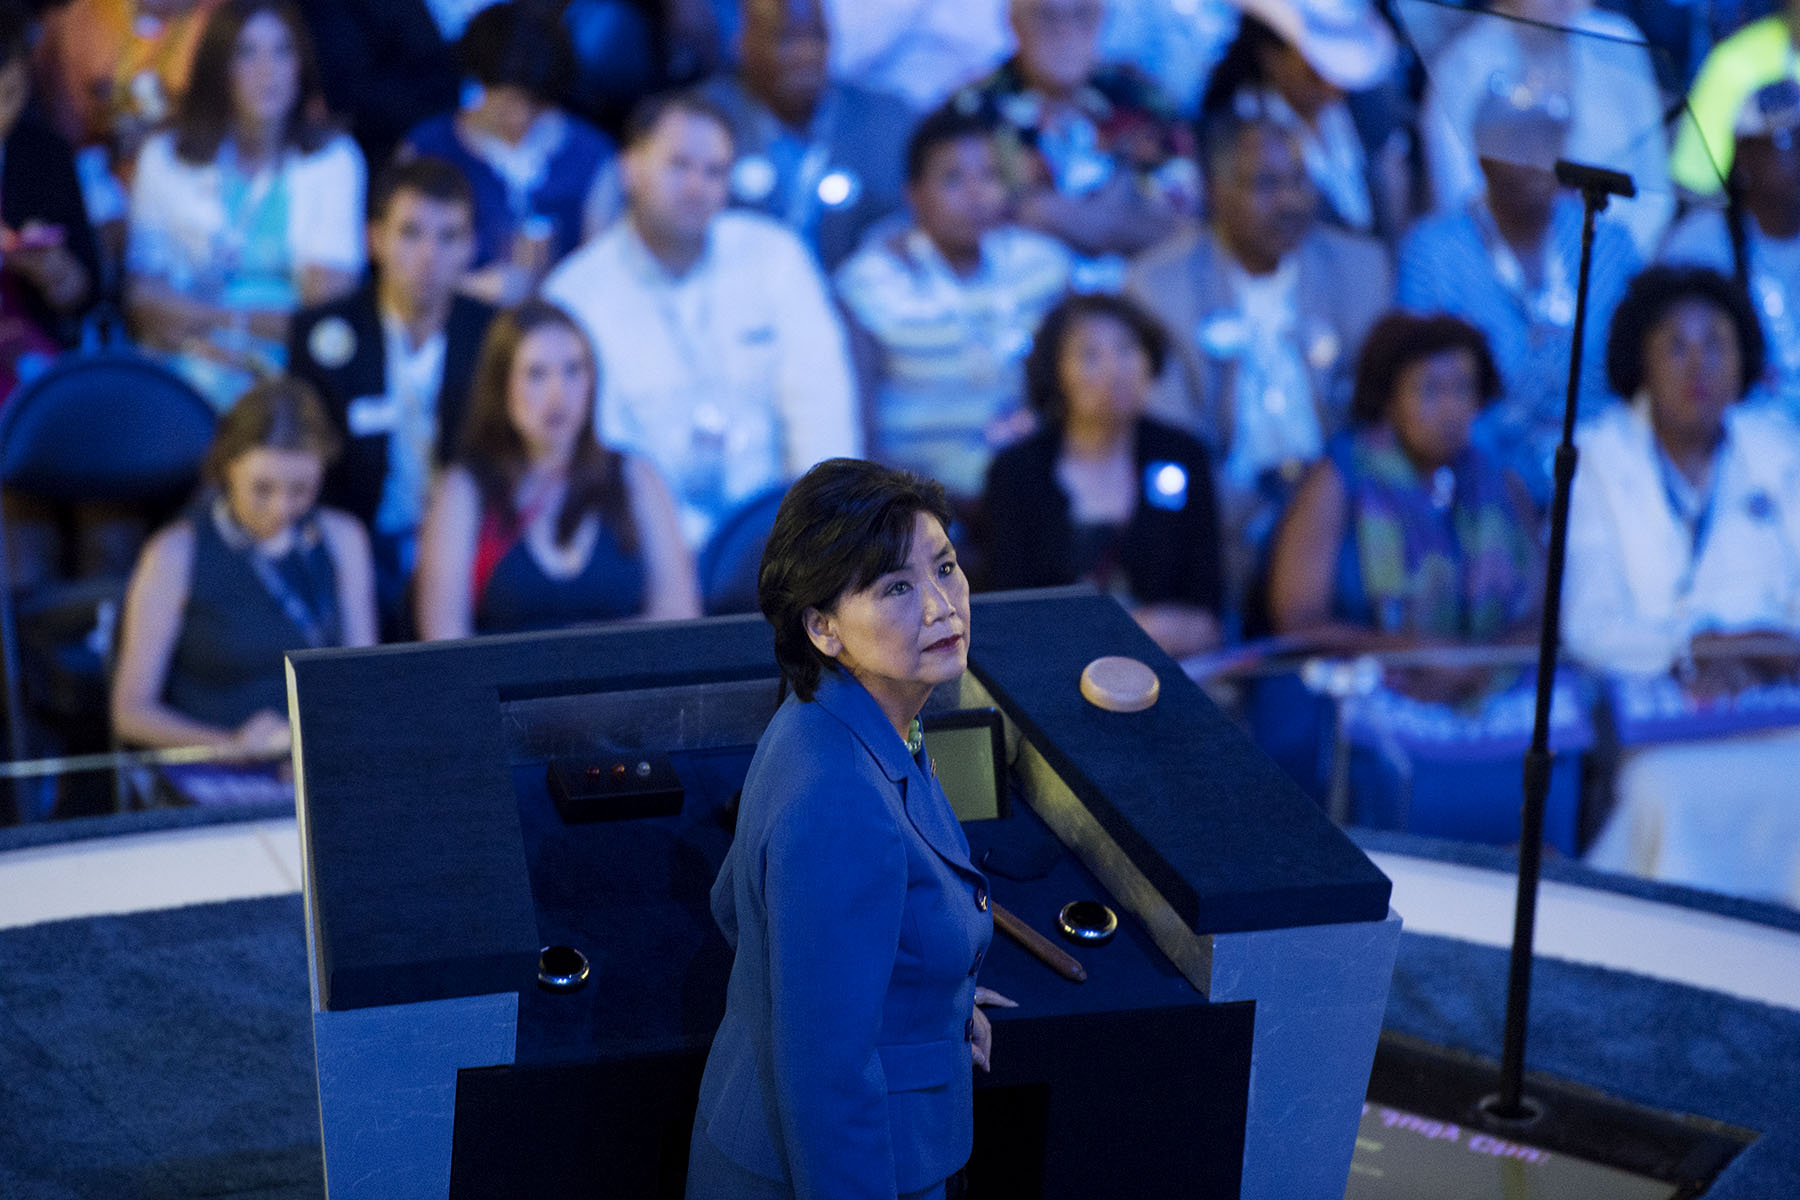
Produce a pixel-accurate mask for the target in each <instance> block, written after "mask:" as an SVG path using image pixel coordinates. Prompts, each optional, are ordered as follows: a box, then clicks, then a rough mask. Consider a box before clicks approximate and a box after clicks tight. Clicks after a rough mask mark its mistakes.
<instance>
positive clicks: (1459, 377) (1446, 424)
mask: <svg viewBox="0 0 1800 1200" xmlns="http://www.w3.org/2000/svg"><path fill="white" fill-rule="evenodd" d="M1480 411H1481V367H1480V364H1479V363H1478V362H1476V359H1475V355H1474V353H1473V352H1472V351H1470V350H1466V349H1463V348H1461V347H1456V348H1452V349H1449V350H1440V351H1439V352H1438V353H1436V354H1433V355H1430V356H1429V357H1426V358H1421V359H1419V360H1417V361H1416V362H1413V363H1410V364H1408V365H1407V366H1406V367H1405V369H1403V370H1402V371H1401V372H1400V378H1399V379H1398V380H1396V381H1395V383H1394V398H1393V401H1392V403H1390V404H1389V405H1388V422H1389V423H1390V424H1391V425H1392V426H1393V428H1394V436H1395V437H1397V438H1399V439H1400V446H1401V448H1402V449H1403V450H1405V451H1406V455H1407V457H1408V458H1411V459H1412V460H1413V462H1415V463H1416V464H1418V465H1419V466H1421V467H1423V468H1424V469H1426V470H1428V471H1430V470H1435V469H1436V468H1438V467H1442V466H1447V465H1448V464H1449V463H1451V462H1452V461H1454V460H1455V458H1456V456H1457V455H1459V454H1461V453H1462V452H1463V450H1464V449H1465V448H1466V447H1467V446H1468V444H1469V428H1470V426H1472V425H1473V424H1474V423H1475V415H1476V414H1477V413H1478V412H1480Z"/></svg>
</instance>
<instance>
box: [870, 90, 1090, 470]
mask: <svg viewBox="0 0 1800 1200" xmlns="http://www.w3.org/2000/svg"><path fill="white" fill-rule="evenodd" d="M906 176H907V188H906V191H907V199H908V202H909V203H910V205H911V209H912V214H913V224H912V226H911V227H910V228H906V229H901V230H898V231H896V232H894V233H893V234H891V235H889V236H888V237H885V238H882V239H881V240H880V241H878V242H873V243H871V244H869V245H866V246H864V247H863V248H862V250H860V251H858V252H857V254H856V256H855V257H853V258H852V259H850V261H849V262H847V263H845V264H844V265H843V267H841V268H840V269H839V271H838V273H837V280H836V282H837V291H838V295H839V297H840V298H841V299H842V301H843V304H844V307H845V308H846V309H847V310H848V311H849V314H850V318H851V322H852V324H851V329H852V333H853V335H854V337H855V341H856V344H857V346H858V347H859V348H860V349H861V350H863V351H864V352H865V353H864V354H863V355H861V356H860V357H863V358H865V359H866V361H867V368H868V369H867V371H866V372H865V375H866V383H865V387H864V394H865V397H866V399H867V400H868V420H867V422H866V424H867V429H868V441H869V452H870V454H871V455H872V456H873V457H876V458H879V459H881V460H882V461H884V462H888V463H892V464H894V465H897V466H902V467H906V468H907V469H909V470H912V471H917V472H919V473H920V474H923V475H927V476H929V477H931V478H933V479H936V480H937V481H938V482H939V483H942V484H943V485H944V486H945V488H946V489H948V490H949V492H950V494H951V496H952V497H959V498H963V499H967V498H970V497H973V496H975V495H976V494H977V493H979V492H980V490H981V482H982V477H983V475H984V474H985V473H986V471H987V464H988V459H989V458H990V457H991V456H992V455H993V453H994V451H995V450H996V449H997V448H999V447H1000V446H1003V445H1005V444H1006V443H1007V442H1009V441H1012V440H1013V439H1015V438H1017V437H1018V436H1020V435H1021V434H1023V433H1025V432H1027V431H1028V430H1029V428H1030V421H1029V418H1028V417H1027V416H1026V414H1025V413H1024V411H1023V410H1022V408H1021V402H1022V400H1023V386H1022V385H1023V382H1024V380H1023V374H1022V370H1021V368H1022V364H1023V362H1024V359H1025V352H1026V351H1027V350H1028V349H1029V348H1030V346H1031V335H1032V332H1033V331H1034V330H1036V329H1037V327H1038V322H1039V321H1041V320H1042V319H1043V316H1044V314H1045V313H1046V312H1048V311H1049V310H1050V307H1051V306H1052V305H1054V304H1055V303H1056V301H1057V300H1058V299H1060V298H1061V297H1062V295H1063V293H1064V292H1066V291H1067V290H1068V287H1069V274H1070V268H1071V265H1072V263H1071V260H1070V256H1069V252H1068V251H1067V250H1065V249H1064V248H1063V246H1062V243H1060V242H1058V241H1056V240H1055V239H1054V238H1050V237H1046V236H1044V235H1043V234H1040V233H1036V232H1034V231H1032V230H1029V229H1022V228H1020V227H1019V226H1016V225H1011V224H1008V223H1006V184H1005V182H1004V181H1003V180H1002V179H1001V177H1000V162H999V154H998V151H997V148H996V147H995V145H994V130H993V126H992V125H991V124H989V123H988V122H987V121H985V120H983V119H982V118H980V117H974V116H964V115H963V114H961V113H959V112H957V111H956V110H955V109H951V108H945V109H940V110H939V111H938V112H937V113H935V114H933V115H932V116H929V117H927V118H925V120H924V121H923V122H921V123H920V125H919V127H918V129H916V130H915V131H914V132H913V135H912V140H911V142H910V143H909V145H908V147H907V151H906Z"/></svg>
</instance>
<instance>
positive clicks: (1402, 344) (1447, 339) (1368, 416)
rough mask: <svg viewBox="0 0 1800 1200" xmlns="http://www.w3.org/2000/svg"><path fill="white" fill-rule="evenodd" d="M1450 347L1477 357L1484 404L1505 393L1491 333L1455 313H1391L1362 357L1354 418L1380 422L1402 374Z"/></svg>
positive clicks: (1354, 396) (1478, 383) (1359, 421)
mask: <svg viewBox="0 0 1800 1200" xmlns="http://www.w3.org/2000/svg"><path fill="white" fill-rule="evenodd" d="M1447 350H1467V351H1468V352H1469V353H1470V354H1471V355H1473V356H1474V358H1475V383H1476V388H1477V390H1478V391H1479V393H1480V395H1481V403H1482V407H1484V408H1485V407H1486V406H1487V405H1489V404H1492V403H1493V402H1494V400H1495V399H1496V398H1498V397H1499V395H1500V370H1499V368H1498V367H1496V366H1495V365H1494V352H1493V351H1492V350H1491V349H1489V347H1488V340H1487V335H1486V334H1484V333H1482V332H1481V330H1479V329H1477V328H1475V326H1473V325H1471V324H1469V323H1468V322H1467V321H1464V320H1462V319H1461V318H1460V317H1453V316H1451V315H1450V314H1449V313H1430V314H1419V313H1409V312H1391V313H1388V314H1387V315H1386V316H1384V317H1382V318H1381V320H1379V321H1377V322H1375V325H1374V327H1373V328H1371V329H1370V330H1369V333H1368V336H1367V337H1365V338H1364V339H1363V347H1362V354H1361V355H1359V356H1358V357H1357V360H1356V387H1355V390H1354V391H1352V392H1351V394H1350V420H1351V421H1352V423H1354V424H1357V425H1379V424H1380V423H1381V422H1383V421H1385V420H1387V414H1388V408H1389V407H1390V406H1391V405H1392V404H1393V402H1394V393H1395V392H1396V391H1397V390H1398V389H1399V387H1400V376H1401V375H1402V374H1404V373H1405V371H1406V369H1407V368H1408V367H1410V366H1412V365H1413V364H1414V363H1417V362H1422V361H1424V360H1425V359H1427V358H1433V357H1435V356H1437V355H1439V354H1442V353H1444V352H1445V351H1447Z"/></svg>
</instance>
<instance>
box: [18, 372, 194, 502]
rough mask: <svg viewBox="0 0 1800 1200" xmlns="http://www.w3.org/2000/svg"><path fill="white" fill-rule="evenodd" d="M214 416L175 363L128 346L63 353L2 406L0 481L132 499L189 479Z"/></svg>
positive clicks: (60, 493)
mask: <svg viewBox="0 0 1800 1200" xmlns="http://www.w3.org/2000/svg"><path fill="white" fill-rule="evenodd" d="M216 423H217V417H216V416H215V415H214V413H213V410H212V407H211V406H210V405H208V404H207V402H206V400H205V399H204V398H203V397H202V396H201V395H200V393H199V392H197V391H196V390H194V388H193V387H191V386H190V385H189V384H188V383H187V382H186V381H185V380H183V379H182V378H181V377H180V376H178V375H176V374H175V373H174V372H172V371H170V370H168V369H167V368H165V367H162V366H160V365H158V364H157V363H155V362H152V361H151V360H149V359H147V358H145V357H144V356H143V355H141V354H138V353H135V352H133V351H130V350H120V349H104V350H95V351H85V352H80V353H73V354H67V355H64V356H63V357H62V358H61V359H59V360H58V361H57V362H56V364H55V365H54V366H52V367H51V368H50V369H49V370H47V371H45V372H44V373H43V374H42V375H39V376H38V377H36V378H35V379H33V380H31V381H30V382H29V383H26V384H24V385H22V386H21V387H19V388H18V389H17V390H15V391H14V392H13V394H12V395H11V396H10V397H9V398H8V399H7V401H6V403H5V405H4V407H0V485H4V486H5V487H7V488H11V489H15V490H17V491H21V492H26V493H29V494H31V495H34V496H39V497H42V498H44V499H47V500H64V501H72V500H115V501H134V500H148V499H155V498H161V497H169V496H174V495H176V494H178V493H180V492H182V491H184V490H185V489H187V488H190V487H192V486H193V484H194V481H195V480H196V478H197V477H198V475H199V470H200V463H201V461H202V460H203V459H204V458H205V457H206V449H207V447H208V446H209V445H211V443H212V437H213V428H214V426H215V424H216Z"/></svg>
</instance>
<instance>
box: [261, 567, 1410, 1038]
mask: <svg viewBox="0 0 1800 1200" xmlns="http://www.w3.org/2000/svg"><path fill="white" fill-rule="evenodd" d="M970 646H971V650H970V670H971V672H972V673H973V674H974V675H975V676H976V678H977V679H978V680H979V681H980V682H981V683H982V685H983V686H984V687H986V688H987V690H988V691H989V692H990V693H991V694H992V695H993V696H994V697H995V700H996V702H997V703H998V704H999V706H1000V707H1001V708H1002V709H1003V710H1004V711H1005V712H1006V714H1007V716H1008V717H1009V718H1010V719H1011V720H1012V721H1013V722H1014V723H1015V724H1016V725H1017V726H1018V727H1019V728H1020V730H1021V731H1022V732H1023V734H1024V735H1025V737H1026V738H1027V739H1029V740H1030V741H1031V742H1032V744H1033V745H1034V746H1035V747H1036V748H1037V749H1038V750H1039V752H1040V753H1042V754H1043V756H1044V758H1045V760H1046V761H1047V762H1048V763H1049V764H1050V765H1051V766H1052V767H1053V768H1054V769H1055V770H1056V772H1057V773H1058V775H1059V776H1061V778H1062V779H1063V781H1064V782H1065V783H1066V784H1068V786H1069V788H1070V789H1071V791H1073V792H1074V793H1075V795H1076V796H1077V797H1078V798H1079V799H1080V800H1081V801H1082V802H1083V803H1084V804H1085V805H1086V806H1087V808H1088V809H1089V811H1090V812H1091V813H1092V814H1093V816H1094V817H1095V818H1096V820H1098V821H1099V823H1100V824H1101V826H1102V827H1103V828H1104V829H1105V830H1106V832H1107V833H1108V834H1110V835H1111V836H1112V838H1113V839H1114V840H1115V841H1116V842H1117V843H1118V844H1119V845H1120V846H1121V847H1122V848H1123V849H1124V850H1125V851H1126V853H1127V854H1129V855H1130V856H1131V858H1132V860H1133V861H1134V862H1135V863H1136V864H1137V866H1138V868H1139V869H1140V870H1141V871H1142V872H1143V874H1144V875H1145V876H1146V877H1147V878H1148V879H1149V880H1150V881H1151V882H1152V883H1153V884H1154V885H1155V886H1156V887H1157V889H1158V890H1159V891H1160V892H1161V893H1162V895H1163V896H1164V897H1165V898H1166V899H1167V900H1168V902H1169V904H1170V905H1171V906H1172V907H1173V909H1174V910H1175V912H1176V913H1177V914H1179V916H1180V917H1181V918H1182V919H1183V920H1184V921H1185V922H1187V923H1188V924H1189V925H1190V927H1192V928H1193V929H1195V930H1196V931H1197V932H1200V933H1203V934H1209V933H1228V932H1242V931H1248V930H1259V929H1275V928H1287V927H1291V926H1297V925H1319V924H1330V923H1337V922H1347V921H1373V920H1380V919H1382V918H1383V917H1384V916H1385V915H1386V912H1387V903H1388V894H1389V891H1390V885H1389V883H1388V880H1387V879H1386V877H1385V876H1383V875H1382V874H1381V872H1380V871H1379V870H1378V869H1376V867H1375V866H1374V864H1373V863H1371V862H1370V861H1369V859H1368V858H1367V857H1366V856H1365V855H1364V854H1363V853H1362V852H1361V851H1360V850H1359V849H1357V848H1356V846H1355V845H1354V844H1352V843H1351V842H1350V840H1349V839H1348V838H1347V837H1345V836H1344V835H1343V834H1342V833H1341V832H1340V831H1339V830H1338V829H1336V828H1335V827H1334V826H1333V825H1332V824H1331V823H1330V822H1329V820H1327V819H1326V817H1325V815H1324V814H1323V813H1322V812H1321V811H1320V810H1319V808H1318V807H1317V805H1315V804H1314V803H1313V802H1312V801H1311V800H1310V799H1308V798H1307V797H1306V796H1305V795H1304V794H1303V793H1302V792H1301V791H1300V790H1299V789H1298V788H1297V787H1296V786H1295V785H1293V784H1292V783H1291V782H1290V781H1289V780H1288V779H1287V778H1286V776H1284V775H1283V774H1282V773H1281V772H1280V770H1279V769H1278V768H1277V767H1276V766H1275V765H1274V764H1273V763H1272V762H1270V761H1269V759H1268V758H1267V757H1266V756H1264V755H1263V754H1262V753H1261V752H1260V751H1259V750H1257V749H1256V748H1255V747H1254V746H1253V745H1252V744H1251V743H1250V742H1249V740H1248V739H1247V738H1245V737H1244V735H1243V734H1242V733H1241V732H1239V731H1238V730H1237V729H1236V728H1235V727H1234V726H1232V725H1231V723H1230V722H1229V721H1228V720H1227V719H1226V718H1225V717H1224V715H1223V714H1221V713H1220V712H1219V711H1218V710H1217V709H1216V708H1215V707H1214V706H1213V705H1212V703H1211V702H1210V701H1209V700H1207V699H1206V697H1205V696H1204V694H1203V693H1202V692H1201V691H1200V690H1199V689H1198V688H1197V687H1196V686H1195V685H1194V684H1193V683H1192V682H1191V681H1190V680H1188V679H1187V678H1186V676H1185V675H1183V674H1182V672H1181V670H1180V668H1179V666H1178V665H1177V664H1176V663H1174V662H1173V661H1172V660H1170V659H1169V658H1168V657H1167V656H1165V655H1163V654H1162V653H1161V651H1159V650H1157V648H1156V647H1155V645H1154V644H1153V643H1151V642H1150V641H1149V639H1148V638H1147V637H1145V636H1144V635H1143V634H1142V632H1141V631H1139V630H1138V628H1137V626H1136V625H1135V624H1134V623H1133V622H1132V621H1131V619H1130V618H1129V616H1127V615H1126V614H1125V612H1124V611H1123V610H1122V609H1120V608H1119V607H1118V605H1117V604H1116V603H1114V602H1113V601H1112V600H1110V599H1108V598H1105V597H1102V596H1099V595H1097V594H1095V593H1093V592H1091V591H1074V590H1064V591H1057V592H1044V593H1014V594H1009V595H997V596H978V597H976V599H975V602H974V612H973V617H972V634H971V639H970ZM771 647H772V642H771V638H770V631H769V628H768V625H767V624H766V623H765V622H764V621H763V620H762V618H761V617H759V616H745V617H724V618H713V619H709V620H701V621H690V622H680V623H674V624H665V625H642V624H633V625H621V626H613V627H608V628H602V629H596V630H590V631H571V632H567V633H557V634H548V635H530V636H524V635H521V636H510V637H498V638H486V639H478V640H474V641H469V642H460V643H449V644H439V645H410V646H393V647H380V648H375V649H371V650H356V651H349V650H344V651H309V652H303V653H296V654H294V655H292V656H290V658H289V671H290V704H291V705H292V706H293V708H294V715H295V718H296V722H297V725H296V727H297V730H298V741H297V765H298V775H299V779H298V782H299V785H300V786H299V793H300V819H301V826H302V845H303V848H304V851H305V856H306V862H305V864H304V865H305V871H306V877H307V889H308V897H309V914H310V917H311V920H312V923H313V929H312V940H313V945H314V953H315V966H316V968H317V980H318V987H319V995H318V997H317V1000H318V1003H319V1005H320V1006H321V1007H323V1008H328V1009H346V1008H357V1007H364V1006H369V1005H379V1004H395V1003H407V1002H413V1001H422V1000H431V999H441V998H446V997H451V996H461V995H477V994H483V993H489V992H497V991H515V990H518V989H519V988H520V987H521V986H529V981H530V980H531V979H532V978H533V977H534V973H535V963H536V957H537V950H538V947H539V945H540V942H539V921H538V914H537V911H536V907H535V903H534V899H533V893H532V885H531V881H530V879H529V876H528V870H527V863H526V855H525V839H524V834H523V831H522V828H521V824H520V820H521V818H520V811H521V809H520V803H519V800H518V794H517V792H516V791H515V783H514V776H515V770H514V768H515V766H516V760H517V759H518V756H519V752H518V749H517V747H516V746H513V745H509V740H508V739H509V732H508V725H507V723H508V719H509V718H508V716H507V712H508V710H509V709H512V708H516V707H518V706H519V705H520V703H521V702H524V703H525V704H526V705H527V706H529V705H530V704H532V703H534V702H542V703H548V704H555V703H557V701H558V698H562V697H583V696H592V695H604V694H606V693H634V694H635V693H645V694H649V693H651V692H652V691H653V690H662V691H666V690H667V689H680V688H699V689H701V690H702V691H704V692H711V693H717V694H719V695H725V694H727V693H729V692H730V691H731V690H732V689H731V685H734V684H736V685H740V686H741V685H742V684H743V683H744V681H763V682H764V683H765V684H766V685H767V687H768V688H769V689H770V695H771V696H772V695H773V691H772V689H773V680H774V679H775V678H776V676H777V671H776V667H775V663H774V658H773V653H772V649H771ZM1105 654H1125V655H1130V656H1132V657H1135V658H1138V659H1141V660H1142V661H1144V662H1146V663H1148V664H1149V665H1150V666H1151V667H1152V668H1153V669H1154V670H1155V671H1156V672H1157V675H1158V677H1159V680H1160V682H1161V698H1160V699H1159V700H1158V702H1157V703H1156V705H1155V706H1153V707H1152V708H1150V709H1148V710H1145V711H1143V712H1137V713H1108V712H1103V711H1101V710H1100V709H1098V708H1095V707H1093V706H1092V705H1090V704H1089V703H1088V702H1087V701H1085V700H1084V699H1082V697H1081V694H1080V690H1079V681H1080V675H1081V669H1082V667H1084V666H1085V665H1086V664H1087V663H1088V662H1090V661H1091V660H1092V659H1094V658H1098V657H1100V656H1102V655H1105ZM709 685H722V686H718V687H710V686H709ZM632 703H633V706H634V707H638V708H641V709H643V710H644V711H646V712H649V713H652V715H654V712H653V710H654V700H653V699H652V700H647V701H645V703H644V704H642V705H637V704H636V701H635V698H634V699H633V702H632ZM604 732H605V731H596V736H599V734H601V733H604ZM689 732H690V733H691V731H689ZM755 732H756V731H754V730H751V731H748V732H747V733H746V735H745V736H743V737H741V738H740V739H738V740H739V742H740V744H742V743H744V742H749V741H754V740H755ZM514 734H515V735H516V730H515V731H514ZM638 736H640V737H641V736H643V733H642V731H641V730H640V731H639V732H638Z"/></svg>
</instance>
